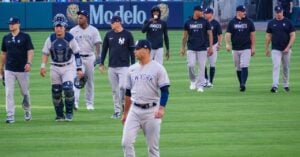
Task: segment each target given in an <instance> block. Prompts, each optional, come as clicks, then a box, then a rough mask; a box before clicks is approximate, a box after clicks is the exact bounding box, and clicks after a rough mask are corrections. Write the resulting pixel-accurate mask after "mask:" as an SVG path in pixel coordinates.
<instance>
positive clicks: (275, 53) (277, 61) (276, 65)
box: [271, 50, 292, 88]
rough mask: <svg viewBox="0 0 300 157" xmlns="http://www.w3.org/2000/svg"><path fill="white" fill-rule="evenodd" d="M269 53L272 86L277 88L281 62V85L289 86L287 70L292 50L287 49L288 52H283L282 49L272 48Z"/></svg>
mask: <svg viewBox="0 0 300 157" xmlns="http://www.w3.org/2000/svg"><path fill="white" fill-rule="evenodd" d="M271 53H272V62H273V87H277V88H278V85H279V73H280V65H281V63H282V72H283V87H289V70H290V58H291V53H292V51H291V50H289V53H288V54H284V53H283V52H282V51H279V50H272V51H271Z"/></svg>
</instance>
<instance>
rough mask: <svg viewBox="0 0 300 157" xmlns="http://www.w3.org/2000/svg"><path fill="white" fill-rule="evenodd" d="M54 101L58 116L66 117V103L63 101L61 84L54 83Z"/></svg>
mask: <svg viewBox="0 0 300 157" xmlns="http://www.w3.org/2000/svg"><path fill="white" fill-rule="evenodd" d="M52 101H53V105H54V109H55V112H56V116H57V117H64V112H63V108H64V104H63V101H62V86H61V85H59V84H54V85H52Z"/></svg>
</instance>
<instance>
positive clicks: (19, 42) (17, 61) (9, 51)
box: [1, 32, 34, 72]
mask: <svg viewBox="0 0 300 157" xmlns="http://www.w3.org/2000/svg"><path fill="white" fill-rule="evenodd" d="M33 49H34V47H33V44H32V41H31V38H30V36H29V35H28V34H26V33H24V32H20V33H19V34H18V35H17V36H15V37H14V36H13V35H12V34H11V33H9V34H7V35H6V36H4V37H3V39H2V47H1V50H2V51H3V52H6V63H5V69H6V70H9V71H13V72H24V70H25V69H24V67H25V65H26V64H27V52H28V50H33Z"/></svg>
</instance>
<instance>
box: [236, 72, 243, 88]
mask: <svg viewBox="0 0 300 157" xmlns="http://www.w3.org/2000/svg"><path fill="white" fill-rule="evenodd" d="M241 73H242V71H236V75H237V78H238V80H239V83H240V85H241V82H242V80H241Z"/></svg>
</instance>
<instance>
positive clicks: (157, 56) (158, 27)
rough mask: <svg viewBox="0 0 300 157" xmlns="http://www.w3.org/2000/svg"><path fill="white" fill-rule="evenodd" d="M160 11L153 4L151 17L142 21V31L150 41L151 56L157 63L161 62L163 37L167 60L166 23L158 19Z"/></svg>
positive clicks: (168, 52)
mask: <svg viewBox="0 0 300 157" xmlns="http://www.w3.org/2000/svg"><path fill="white" fill-rule="evenodd" d="M160 16H161V11H160V9H159V7H158V6H154V7H152V9H151V18H150V19H149V20H146V21H145V22H144V25H143V28H142V32H143V33H146V38H147V40H149V41H150V42H151V45H152V49H151V58H152V59H154V60H156V61H157V62H158V63H160V64H163V56H164V49H163V39H164V40H165V45H166V49H167V52H166V59H167V60H169V57H170V51H169V36H168V28H167V23H166V22H165V21H162V20H161V19H160Z"/></svg>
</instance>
